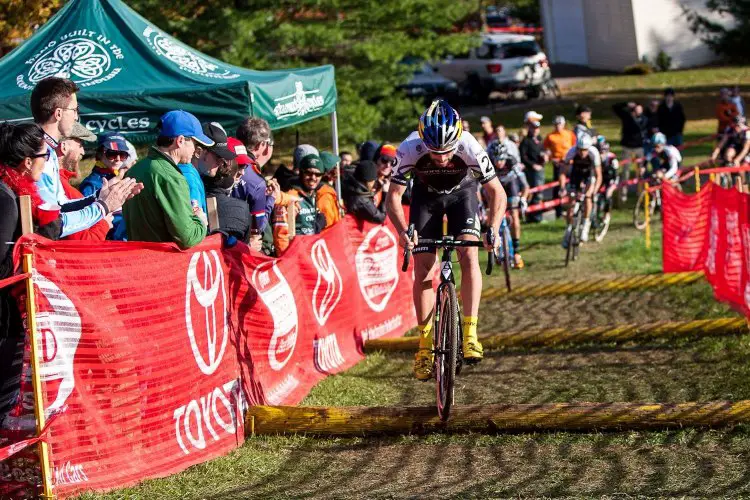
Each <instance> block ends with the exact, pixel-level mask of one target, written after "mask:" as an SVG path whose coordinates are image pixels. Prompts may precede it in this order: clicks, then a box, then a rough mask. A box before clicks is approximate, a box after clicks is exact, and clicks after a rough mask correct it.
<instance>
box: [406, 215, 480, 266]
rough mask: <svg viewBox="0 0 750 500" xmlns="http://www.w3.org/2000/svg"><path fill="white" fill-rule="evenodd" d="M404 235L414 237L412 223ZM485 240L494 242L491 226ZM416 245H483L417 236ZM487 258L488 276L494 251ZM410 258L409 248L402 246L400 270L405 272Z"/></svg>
mask: <svg viewBox="0 0 750 500" xmlns="http://www.w3.org/2000/svg"><path fill="white" fill-rule="evenodd" d="M406 236H407V237H408V239H409V240H411V239H412V238H413V237H414V224H410V225H409V227H408V229H407V230H406ZM487 240H488V241H489V242H490V244H491V245H493V247H494V244H495V233H494V232H493V231H492V228H490V229H488V230H487ZM416 246H419V247H428V248H467V247H483V246H484V243H482V242H481V241H467V240H454V239H429V238H419V239H418V240H417V244H416ZM488 253H489V256H488V259H487V270H486V271H485V272H486V273H487V275H488V276H489V275H490V274H492V260H493V257H494V256H495V252H494V251H489V252H488ZM410 259H411V250H410V249H409V248H408V247H405V248H404V263H403V265H402V266H401V271H402V272H406V271H407V270H408V269H409V261H410Z"/></svg>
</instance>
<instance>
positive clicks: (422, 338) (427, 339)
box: [417, 321, 432, 349]
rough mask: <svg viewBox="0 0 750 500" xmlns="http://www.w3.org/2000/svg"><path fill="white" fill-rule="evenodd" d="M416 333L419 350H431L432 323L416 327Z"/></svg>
mask: <svg viewBox="0 0 750 500" xmlns="http://www.w3.org/2000/svg"><path fill="white" fill-rule="evenodd" d="M417 331H418V332H419V348H420V349H432V321H430V322H429V323H427V324H426V325H418V326H417Z"/></svg>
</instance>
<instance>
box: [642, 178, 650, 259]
mask: <svg viewBox="0 0 750 500" xmlns="http://www.w3.org/2000/svg"><path fill="white" fill-rule="evenodd" d="M643 189H644V190H645V191H644V192H645V194H646V196H645V198H644V202H645V205H646V206H645V207H644V210H643V213H644V214H645V220H646V248H651V217H650V215H651V213H650V212H651V210H650V208H651V206H650V205H651V204H650V200H649V198H650V195H651V193H649V191H648V182H647V183H646V185H645V186H644V188H643Z"/></svg>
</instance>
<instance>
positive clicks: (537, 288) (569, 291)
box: [482, 272, 703, 299]
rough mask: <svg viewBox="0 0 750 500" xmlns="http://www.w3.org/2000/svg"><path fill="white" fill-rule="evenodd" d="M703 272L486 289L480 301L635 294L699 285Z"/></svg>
mask: <svg viewBox="0 0 750 500" xmlns="http://www.w3.org/2000/svg"><path fill="white" fill-rule="evenodd" d="M702 277H703V273H702V272H687V273H668V274H661V273H659V274H640V275H634V276H625V277H622V278H616V279H613V280H601V279H592V280H582V281H567V282H561V283H542V284H537V285H525V286H519V287H517V288H514V289H513V291H512V292H508V291H507V289H506V288H504V287H503V288H487V289H485V290H483V291H482V298H483V299H490V298H495V297H500V296H504V297H544V296H548V295H574V294H587V293H597V292H614V291H619V290H637V289H642V288H654V287H662V286H674V285H684V284H688V283H693V282H695V281H698V280H699V279H701V278H702Z"/></svg>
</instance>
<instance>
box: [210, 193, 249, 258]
mask: <svg viewBox="0 0 750 500" xmlns="http://www.w3.org/2000/svg"><path fill="white" fill-rule="evenodd" d="M204 180H205V179H204ZM204 186H205V188H206V198H216V212H217V213H218V215H219V229H220V230H221V231H223V232H225V233H226V234H228V235H230V236H234V237H235V238H237V239H238V240H240V241H244V242H245V243H247V242H248V241H250V229H251V227H250V224H251V222H250V220H251V219H250V211H249V210H248V209H247V203H246V202H245V201H244V200H239V199H237V198H232V197H231V196H230V195H229V192H228V191H227V190H226V189H223V188H220V187H216V186H211V185H210V183H207V182H204Z"/></svg>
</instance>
